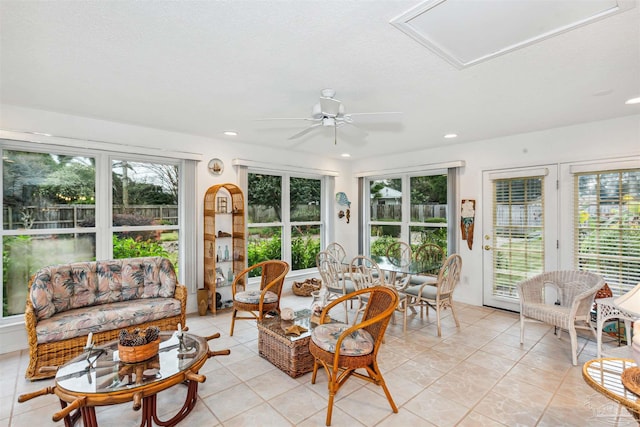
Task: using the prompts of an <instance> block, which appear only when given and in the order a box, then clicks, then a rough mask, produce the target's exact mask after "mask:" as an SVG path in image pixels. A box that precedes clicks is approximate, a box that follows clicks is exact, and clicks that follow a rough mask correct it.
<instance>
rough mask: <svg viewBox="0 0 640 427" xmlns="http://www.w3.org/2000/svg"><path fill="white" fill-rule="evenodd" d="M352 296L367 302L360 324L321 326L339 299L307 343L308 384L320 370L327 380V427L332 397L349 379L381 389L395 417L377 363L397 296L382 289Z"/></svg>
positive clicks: (323, 313) (344, 299) (329, 419)
mask: <svg viewBox="0 0 640 427" xmlns="http://www.w3.org/2000/svg"><path fill="white" fill-rule="evenodd" d="M355 294H356V295H357V296H359V297H365V296H366V298H367V299H368V304H367V306H366V309H365V311H364V315H363V317H362V321H361V322H360V323H356V324H355V325H353V326H350V325H347V324H342V323H325V320H326V319H327V314H328V313H329V311H330V310H331V309H332V308H333V307H335V306H336V305H337V304H340V303H343V302H346V300H347V299H348V298H349V296H347V295H345V296H342V297H340V298H338V299H336V300H334V301H332V302H331V303H329V305H327V306H326V307H325V308H324V310H322V314H321V315H320V324H319V325H318V326H317V327H316V328H314V330H313V332H312V334H311V340H310V341H309V351H310V352H311V354H312V355H313V357H314V359H315V360H314V363H313V374H312V377H311V384H315V382H316V375H317V374H318V367H320V366H322V367H323V368H324V370H325V372H326V373H327V377H328V380H329V384H328V388H329V401H328V406H327V418H326V424H327V425H328V426H329V425H331V414H332V412H333V401H334V397H335V395H336V393H337V392H338V390H339V389H340V388H341V387H342V386H343V385H344V384H345V382H346V381H347V380H348V379H349V378H351V377H352V376H354V377H357V378H360V379H363V380H365V381H369V382H371V383H373V384H376V385H379V386H380V387H382V389H383V390H384V394H385V396H386V397H387V400H388V401H389V405H390V406H391V409H392V410H393V412H395V413H397V412H398V408H397V406H396V404H395V403H394V401H393V398H392V397H391V393H390V392H389V389H388V388H387V385H386V383H385V381H384V378H383V377H382V372H380V368H379V367H378V362H377V355H378V349H379V348H380V345H381V343H382V338H383V337H384V333H385V330H386V328H387V325H388V324H389V319H390V318H391V316H392V314H393V311H394V310H395V308H396V306H397V305H398V294H397V293H396V292H395V291H394V290H393V289H391V288H389V287H386V286H374V287H373V288H365V289H359V290H357V291H355ZM356 370H360V372H356Z"/></svg>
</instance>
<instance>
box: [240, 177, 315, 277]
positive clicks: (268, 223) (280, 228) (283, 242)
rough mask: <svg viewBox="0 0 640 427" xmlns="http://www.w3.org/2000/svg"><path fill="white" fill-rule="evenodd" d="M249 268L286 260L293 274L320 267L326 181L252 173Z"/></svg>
mask: <svg viewBox="0 0 640 427" xmlns="http://www.w3.org/2000/svg"><path fill="white" fill-rule="evenodd" d="M247 201H248V211H247V221H248V231H249V238H248V245H247V246H248V265H253V264H256V263H258V262H260V261H264V260H268V259H282V260H285V261H287V262H288V263H289V264H290V265H291V270H292V271H293V270H304V269H307V268H313V267H315V265H316V255H317V253H318V252H319V251H320V242H321V236H322V233H323V226H322V203H321V202H322V179H321V178H307V177H299V176H290V175H288V174H285V175H274V174H267V173H257V172H249V173H248V192H247Z"/></svg>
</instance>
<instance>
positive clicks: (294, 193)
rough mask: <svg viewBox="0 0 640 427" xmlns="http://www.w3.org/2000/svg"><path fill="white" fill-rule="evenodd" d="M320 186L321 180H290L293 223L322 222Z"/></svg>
mask: <svg viewBox="0 0 640 427" xmlns="http://www.w3.org/2000/svg"><path fill="white" fill-rule="evenodd" d="M320 184H321V181H320V180H319V179H308V178H291V179H290V181H289V199H290V200H291V207H290V213H291V221H320V211H321V209H320V197H321V191H320V190H321V185H320ZM314 264H315V261H314ZM294 270H295V268H294Z"/></svg>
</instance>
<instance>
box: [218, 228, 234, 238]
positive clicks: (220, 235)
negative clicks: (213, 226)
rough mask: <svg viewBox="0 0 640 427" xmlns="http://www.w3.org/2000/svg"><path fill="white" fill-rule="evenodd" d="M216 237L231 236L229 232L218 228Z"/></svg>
mask: <svg viewBox="0 0 640 427" xmlns="http://www.w3.org/2000/svg"><path fill="white" fill-rule="evenodd" d="M218 237H231V233H227V232H225V231H222V230H218Z"/></svg>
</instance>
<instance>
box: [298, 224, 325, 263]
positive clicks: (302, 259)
mask: <svg viewBox="0 0 640 427" xmlns="http://www.w3.org/2000/svg"><path fill="white" fill-rule="evenodd" d="M318 252H320V226H319V225H305V226H293V227H291V269H292V270H302V269H305V268H313V267H315V266H316V255H318Z"/></svg>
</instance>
